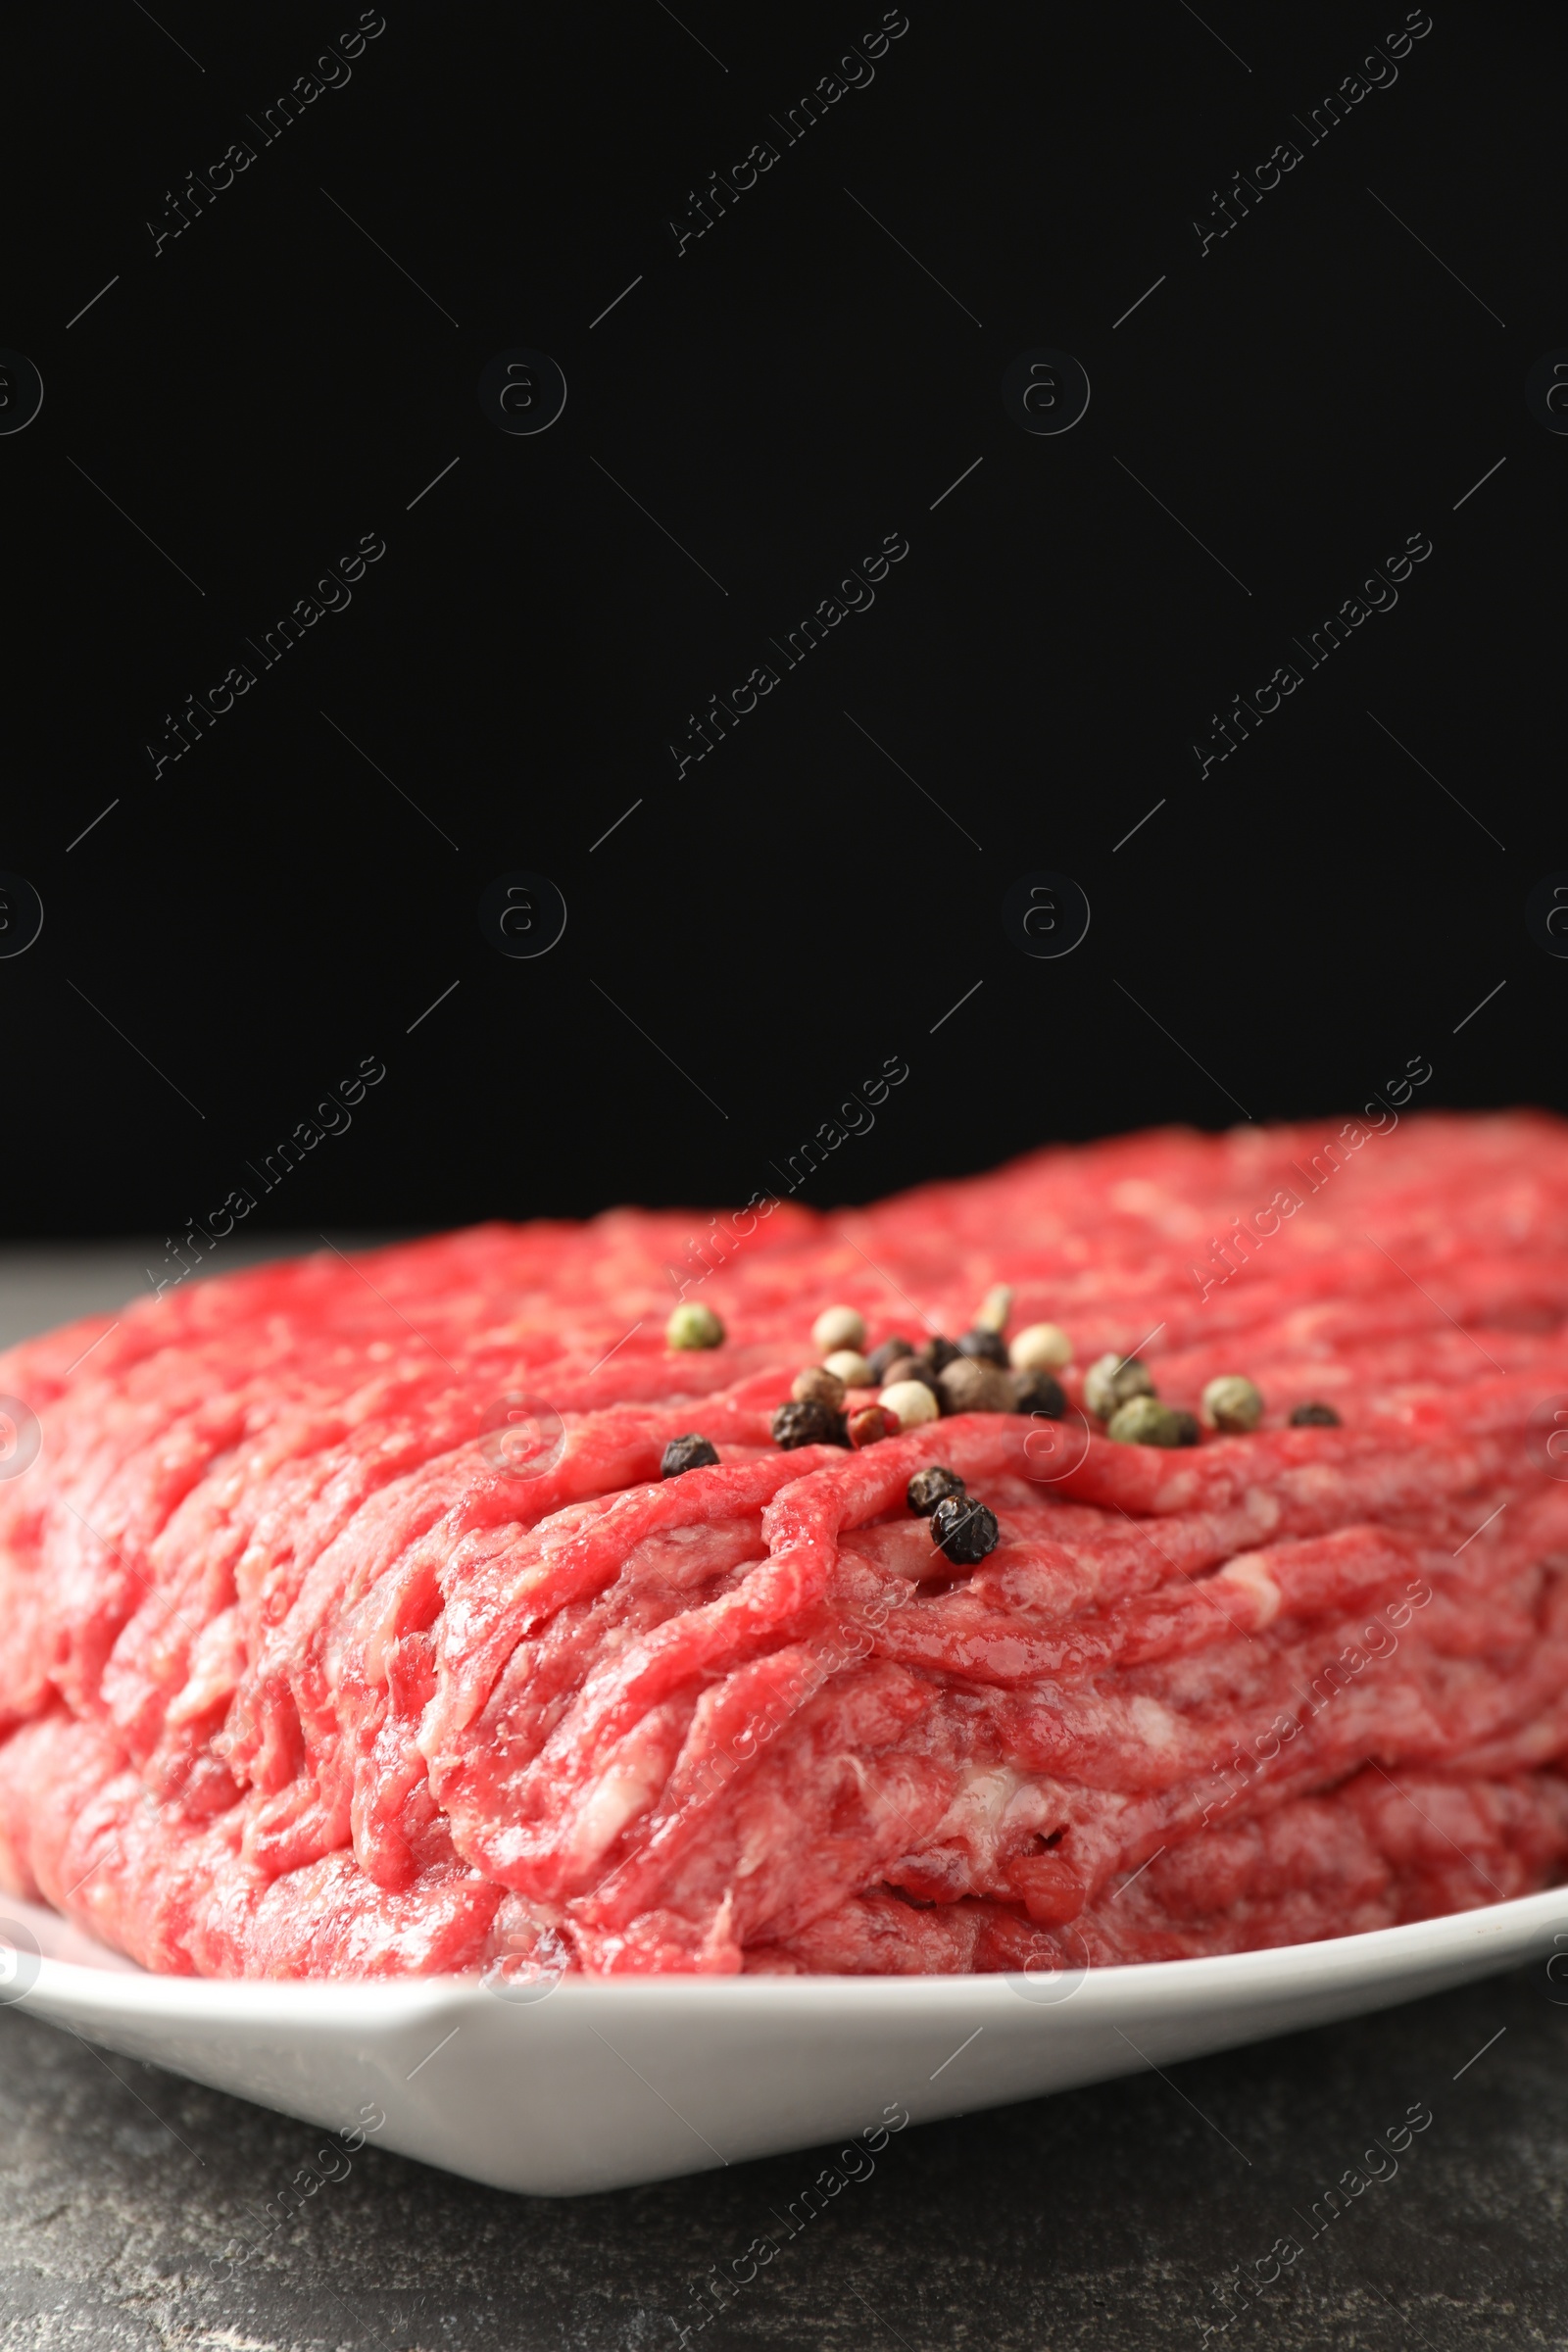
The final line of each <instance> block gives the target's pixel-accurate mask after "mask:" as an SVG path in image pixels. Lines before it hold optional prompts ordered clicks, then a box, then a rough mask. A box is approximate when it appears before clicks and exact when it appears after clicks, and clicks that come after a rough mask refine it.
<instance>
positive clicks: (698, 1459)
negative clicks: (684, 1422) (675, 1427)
mask: <svg viewBox="0 0 1568 2352" xmlns="http://www.w3.org/2000/svg"><path fill="white" fill-rule="evenodd" d="M717 1460H718V1451H717V1448H716V1447H715V1446H711V1445H710V1444H709V1442H708V1440H707V1439H706V1438H705V1437H700V1436H699V1435H698V1433H697V1431H696V1430H695V1429H693V1430H688V1431H687V1433H686V1435H685V1437H683V1438H671V1439H670V1441H669V1444H668V1445H667V1446H665V1447H664V1451H663V1455H662V1459H661V1461H660V1464H659V1475H660V1477H661V1478H679V1476H680V1474H681V1472H682V1471H683V1470H711V1469H712V1468H713V1466H714V1464H715V1463H716V1462H717Z"/></svg>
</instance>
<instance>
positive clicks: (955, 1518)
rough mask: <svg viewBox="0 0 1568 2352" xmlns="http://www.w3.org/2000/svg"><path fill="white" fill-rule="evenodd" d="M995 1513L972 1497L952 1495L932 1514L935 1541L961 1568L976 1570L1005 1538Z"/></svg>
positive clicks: (932, 1534) (938, 1505)
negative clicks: (1002, 1535)
mask: <svg viewBox="0 0 1568 2352" xmlns="http://www.w3.org/2000/svg"><path fill="white" fill-rule="evenodd" d="M1001 1533H1002V1531H1001V1529H1000V1528H999V1527H998V1525H997V1517H996V1513H995V1512H994V1511H988V1510H987V1509H986V1506H985V1504H984V1503H983V1502H976V1501H975V1499H974V1497H973V1495H945V1496H944V1497H943V1499H942V1500H941V1502H939V1503H938V1504H937V1507H936V1509H935V1510H934V1511H933V1512H932V1514H931V1541H932V1543H933V1544H936V1545H937V1547H938V1548H939V1550H941V1551H943V1552H945V1553H946V1555H947V1557H948V1558H949V1559H950V1560H952V1561H953V1563H954V1565H955V1566H956V1567H958V1568H972V1567H973V1566H974V1564H975V1562H976V1561H977V1560H983V1559H984V1558H985V1556H986V1553H987V1552H988V1551H995V1550H996V1548H997V1542H998V1539H999V1537H1000V1536H1001Z"/></svg>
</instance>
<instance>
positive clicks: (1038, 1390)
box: [1007, 1372, 1067, 1421]
mask: <svg viewBox="0 0 1568 2352" xmlns="http://www.w3.org/2000/svg"><path fill="white" fill-rule="evenodd" d="M1007 1381H1008V1385H1009V1386H1010V1388H1011V1390H1012V1409H1013V1411H1014V1412H1015V1413H1043V1414H1044V1415H1045V1417H1046V1419H1047V1420H1048V1421H1059V1420H1060V1419H1061V1418H1062V1416H1063V1414H1064V1413H1065V1412H1066V1410H1067V1399H1066V1397H1064V1396H1063V1395H1062V1393H1061V1383H1060V1381H1059V1380H1054V1379H1053V1378H1052V1376H1051V1374H1050V1373H1049V1372H1009V1373H1008V1375H1007Z"/></svg>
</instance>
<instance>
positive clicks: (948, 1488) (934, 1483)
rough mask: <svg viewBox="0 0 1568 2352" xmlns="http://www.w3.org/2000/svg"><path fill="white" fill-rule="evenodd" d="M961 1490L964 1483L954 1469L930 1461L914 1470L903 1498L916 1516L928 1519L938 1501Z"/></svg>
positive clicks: (961, 1492)
mask: <svg viewBox="0 0 1568 2352" xmlns="http://www.w3.org/2000/svg"><path fill="white" fill-rule="evenodd" d="M963 1492H964V1484H963V1481H962V1479H961V1478H960V1477H959V1476H958V1473H957V1472H956V1470H949V1469H947V1468H946V1467H945V1466H944V1465H943V1464H942V1463H941V1462H932V1463H931V1464H930V1465H929V1467H928V1468H926V1469H924V1470H917V1471H916V1472H915V1474H914V1476H913V1477H912V1478H911V1479H910V1481H909V1483H908V1485H907V1487H906V1489H905V1491H904V1499H905V1501H906V1502H907V1504H908V1506H909V1508H910V1510H911V1511H913V1512H914V1513H915V1515H916V1517H917V1518H920V1519H929V1518H930V1516H931V1514H932V1512H933V1511H934V1510H935V1509H936V1507H937V1504H938V1503H939V1502H942V1501H944V1500H945V1499H946V1497H947V1496H948V1495H961V1494H963Z"/></svg>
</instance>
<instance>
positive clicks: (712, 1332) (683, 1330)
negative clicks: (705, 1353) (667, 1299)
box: [664, 1299, 724, 1348]
mask: <svg viewBox="0 0 1568 2352" xmlns="http://www.w3.org/2000/svg"><path fill="white" fill-rule="evenodd" d="M723 1338H724V1326H723V1324H722V1323H721V1322H720V1321H719V1319H718V1317H717V1316H716V1315H715V1314H714V1312H713V1310H712V1308H711V1306H702V1305H700V1304H699V1303H698V1301H697V1300H696V1299H685V1300H683V1302H682V1303H681V1304H680V1305H679V1306H677V1307H676V1309H675V1311H674V1313H673V1314H672V1315H671V1316H670V1318H669V1321H668V1322H667V1323H666V1324H665V1325H664V1340H665V1344H666V1346H668V1347H670V1348H717V1347H719V1346H720V1345H721V1344H722V1342H723Z"/></svg>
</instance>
